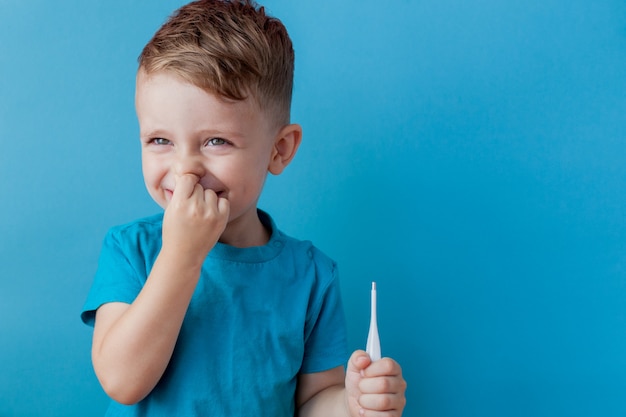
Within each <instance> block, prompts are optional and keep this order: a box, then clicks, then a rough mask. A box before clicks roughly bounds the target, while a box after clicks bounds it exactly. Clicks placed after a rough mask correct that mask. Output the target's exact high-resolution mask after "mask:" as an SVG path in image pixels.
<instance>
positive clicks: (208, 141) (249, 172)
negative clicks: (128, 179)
mask: <svg viewBox="0 0 626 417" xmlns="http://www.w3.org/2000/svg"><path fill="white" fill-rule="evenodd" d="M135 105H136V110H137V117H138V119H139V128H140V138H141V142H142V164H143V175H144V181H145V183H146V187H147V189H148V192H149V193H150V195H151V196H152V198H153V199H154V200H155V201H156V202H157V203H158V204H159V205H160V206H161V207H163V208H167V205H168V203H169V201H170V199H171V197H172V194H173V192H174V189H175V187H176V178H177V176H180V175H182V174H188V173H191V174H194V175H196V176H197V177H198V178H199V183H200V185H201V186H202V187H203V188H204V189H211V190H213V191H214V192H215V193H216V194H217V195H218V196H219V197H224V198H226V199H228V200H229V203H230V216H229V225H231V224H232V223H233V222H235V221H237V222H239V223H240V224H242V225H245V224H247V225H250V224H251V223H250V222H255V221H256V222H258V217H257V213H256V205H257V201H258V198H259V196H260V194H261V189H262V188H263V183H264V181H265V178H266V176H267V172H268V167H269V163H270V158H271V154H272V149H273V146H274V135H275V134H276V132H275V127H274V128H272V125H271V123H270V121H269V120H267V119H268V118H267V117H266V116H265V115H264V113H263V112H261V111H260V110H259V109H258V106H257V105H256V104H255V102H253V101H252V100H249V99H248V100H245V101H226V100H224V99H221V98H218V97H217V96H215V95H213V94H210V93H207V92H206V91H204V90H202V89H200V88H198V87H196V86H194V85H191V84H189V83H186V82H184V81H183V80H182V79H180V78H178V77H177V76H175V75H173V74H170V73H167V72H157V73H155V74H150V75H147V74H145V73H144V72H143V71H142V70H140V71H139V73H138V75H137V89H136V96H135ZM241 230H245V228H241ZM227 231H228V227H227ZM225 233H226V232H225Z"/></svg>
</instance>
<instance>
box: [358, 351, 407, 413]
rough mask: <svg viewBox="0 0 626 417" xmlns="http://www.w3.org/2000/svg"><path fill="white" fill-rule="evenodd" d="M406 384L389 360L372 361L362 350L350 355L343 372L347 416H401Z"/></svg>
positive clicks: (395, 363)
mask: <svg viewBox="0 0 626 417" xmlns="http://www.w3.org/2000/svg"><path fill="white" fill-rule="evenodd" d="M405 390H406V381H405V380H404V378H402V369H401V368H400V365H399V364H398V363H397V362H396V361H394V360H393V359H390V358H383V359H381V360H379V361H376V362H372V360H371V359H370V357H369V355H368V354H367V353H365V352H364V351H362V350H357V351H356V352H354V353H353V354H352V356H351V357H350V360H349V362H348V369H347V371H346V401H347V405H348V410H349V412H350V417H361V416H365V417H367V416H372V417H382V416H386V417H400V416H401V415H402V410H404V406H405V405H406V398H405V396H404V392H405Z"/></svg>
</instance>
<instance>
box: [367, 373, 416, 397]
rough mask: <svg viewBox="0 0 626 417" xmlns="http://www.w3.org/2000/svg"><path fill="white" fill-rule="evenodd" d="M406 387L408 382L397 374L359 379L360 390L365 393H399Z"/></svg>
mask: <svg viewBox="0 0 626 417" xmlns="http://www.w3.org/2000/svg"><path fill="white" fill-rule="evenodd" d="M405 389H406V382H405V381H404V380H403V379H402V378H401V377H397V376H379V377H375V378H362V379H361V380H360V381H359V391H361V392H362V393H363V394H397V393H401V392H404V391H405Z"/></svg>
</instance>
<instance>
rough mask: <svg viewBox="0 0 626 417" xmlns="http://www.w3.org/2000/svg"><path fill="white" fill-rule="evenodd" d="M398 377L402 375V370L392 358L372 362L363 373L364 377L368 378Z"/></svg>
mask: <svg viewBox="0 0 626 417" xmlns="http://www.w3.org/2000/svg"><path fill="white" fill-rule="evenodd" d="M397 375H402V368H401V367H400V365H399V364H398V362H396V361H394V360H393V359H391V358H382V359H381V360H378V361H376V362H372V364H371V365H370V366H368V367H367V368H366V369H365V370H364V372H363V376H364V377H366V378H372V377H377V376H397Z"/></svg>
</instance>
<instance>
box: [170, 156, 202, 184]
mask: <svg viewBox="0 0 626 417" xmlns="http://www.w3.org/2000/svg"><path fill="white" fill-rule="evenodd" d="M174 173H175V174H176V175H184V174H194V175H196V176H197V177H198V178H202V177H204V176H205V175H206V168H205V167H204V164H203V163H202V159H201V157H200V155H197V154H194V153H180V154H178V155H177V156H176V161H175V163H174Z"/></svg>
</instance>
